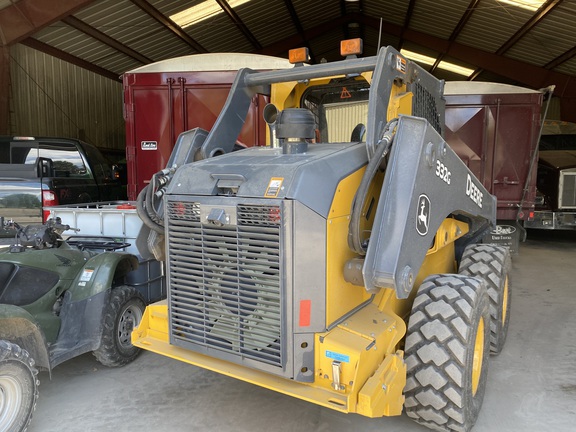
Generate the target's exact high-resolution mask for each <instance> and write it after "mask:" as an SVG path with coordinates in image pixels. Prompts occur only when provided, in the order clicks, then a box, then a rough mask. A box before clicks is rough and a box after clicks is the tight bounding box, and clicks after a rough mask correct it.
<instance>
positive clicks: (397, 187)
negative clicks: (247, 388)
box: [362, 117, 496, 298]
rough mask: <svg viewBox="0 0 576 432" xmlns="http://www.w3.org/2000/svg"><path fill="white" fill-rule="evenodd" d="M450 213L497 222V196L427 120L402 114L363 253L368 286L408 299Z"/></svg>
mask: <svg viewBox="0 0 576 432" xmlns="http://www.w3.org/2000/svg"><path fill="white" fill-rule="evenodd" d="M450 215H464V216H467V217H468V218H471V219H475V218H481V219H484V220H486V221H488V222H490V223H491V224H492V225H495V223H496V198H495V197H494V196H492V195H490V193H489V192H488V191H487V190H486V189H485V188H484V186H483V185H482V184H481V183H480V182H479V181H478V179H476V177H475V176H474V175H473V174H472V172H471V171H470V170H469V169H468V167H466V165H464V163H463V162H462V160H461V159H460V158H459V157H458V156H457V155H456V153H454V151H453V150H452V149H451V148H450V147H449V146H448V145H447V144H446V142H445V141H444V140H443V139H442V137H441V136H440V135H439V134H438V133H437V132H436V131H435V130H434V128H432V127H431V126H430V124H429V123H428V122H427V121H426V120H424V119H422V118H417V117H401V118H400V121H399V122H398V127H397V132H396V136H395V139H394V144H393V145H392V150H391V153H390V160H389V162H388V165H387V169H386V175H385V179H384V186H383V188H382V192H381V194H380V200H379V205H378V208H377V210H376V215H375V219H374V225H373V228H372V233H371V235H370V241H369V244H368V249H367V251H366V259H365V261H364V267H363V271H362V273H363V276H364V283H365V285H366V289H367V290H368V291H369V292H377V291H378V289H379V288H394V289H395V290H396V295H397V296H398V298H406V297H408V295H409V294H410V291H411V290H412V287H413V285H414V280H415V278H416V275H417V274H418V271H419V269H420V267H421V265H422V263H423V261H424V258H425V256H426V252H427V251H428V249H429V248H430V246H431V245H432V244H433V242H434V236H435V235H436V231H437V230H438V228H439V227H440V224H441V223H442V221H444V220H445V219H446V218H447V217H449V216H450Z"/></svg>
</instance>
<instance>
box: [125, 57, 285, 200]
mask: <svg viewBox="0 0 576 432" xmlns="http://www.w3.org/2000/svg"><path fill="white" fill-rule="evenodd" d="M291 66H292V65H291V64H290V63H289V62H288V60H286V59H281V58H277V57H270V56H263V55H257V54H242V53H213V54H196V55H190V56H184V57H177V58H173V59H168V60H164V61H160V62H157V63H152V64H149V65H146V66H142V67H140V68H138V69H134V70H132V71H129V72H126V73H125V74H124V75H123V85H124V119H125V121H126V162H127V169H128V198H129V199H130V200H135V199H136V196H137V195H138V193H139V192H140V190H141V189H142V188H143V187H144V186H145V184H146V183H147V182H148V181H149V179H150V177H152V175H153V174H154V173H156V172H158V171H160V170H161V169H163V168H165V167H166V163H167V162H168V158H169V157H170V154H171V152H172V148H173V147H174V143H175V142H176V139H177V138H178V135H179V134H180V133H181V132H184V131H186V130H190V129H193V128H196V127H200V128H203V129H206V130H210V129H211V128H212V125H213V124H214V121H215V120H216V117H217V116H218V114H219V113H220V111H221V110H222V106H223V105H224V102H225V101H226V98H227V96H228V92H229V90H230V86H231V85H232V82H233V81H234V78H235V77H236V73H237V71H238V69H240V68H243V67H249V68H251V69H255V70H268V69H281V68H287V67H291ZM263 99H265V98H262V97H259V98H258V99H255V100H253V101H252V105H251V107H250V110H249V113H248V117H247V119H246V124H245V126H244V128H243V129H242V132H241V134H240V136H239V137H238V139H239V141H240V142H241V143H245V144H246V145H248V146H250V145H255V144H256V145H265V144H266V129H265V127H266V124H265V122H264V121H263V120H261V119H262V109H263V107H264V106H265V104H266V102H267V101H266V100H263Z"/></svg>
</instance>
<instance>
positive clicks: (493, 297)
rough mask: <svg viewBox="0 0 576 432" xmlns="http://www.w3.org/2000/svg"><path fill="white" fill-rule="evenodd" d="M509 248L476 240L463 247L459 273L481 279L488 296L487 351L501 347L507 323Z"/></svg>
mask: <svg viewBox="0 0 576 432" xmlns="http://www.w3.org/2000/svg"><path fill="white" fill-rule="evenodd" d="M510 263H511V258H510V250H509V249H508V248H507V247H503V246H496V245H488V244H476V245H470V246H468V247H467V248H466V249H465V250H464V254H462V260H461V261H460V268H459V271H458V272H459V273H460V274H463V275H466V276H475V277H479V278H482V279H484V281H485V283H486V288H487V289H488V297H489V299H490V317H491V318H492V321H491V324H490V352H491V353H492V354H499V353H500V351H502V348H503V347H504V342H505V341H506V335H507V334H508V325H509V323H510V304H511V295H510V294H511V284H510V277H509V276H508V272H509V271H510Z"/></svg>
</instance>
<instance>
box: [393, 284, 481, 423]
mask: <svg viewBox="0 0 576 432" xmlns="http://www.w3.org/2000/svg"><path fill="white" fill-rule="evenodd" d="M405 351H406V366H407V371H406V374H407V377H406V387H405V390H404V394H405V396H406V400H405V402H404V406H405V408H406V414H407V415H408V416H409V417H410V418H412V419H413V420H415V421H416V422H417V423H420V424H422V425H424V426H427V427H429V428H431V429H435V430H440V431H459V432H463V431H469V430H470V429H471V428H472V426H474V423H475V422H476V419H477V418H478V414H479V412H480V408H481V406H482V401H483V399H484V391H485V388H486V375H487V372H488V359H489V352H490V313H489V306H488V295H487V293H486V287H485V285H484V282H483V281H482V280H481V279H477V278H471V277H467V276H462V275H435V276H430V277H428V278H427V279H426V280H424V282H423V283H422V285H421V286H420V288H419V289H418V293H417V295H416V298H415V300H414V304H413V306H412V312H411V315H410V319H409V321H408V333H407V337H406V346H405Z"/></svg>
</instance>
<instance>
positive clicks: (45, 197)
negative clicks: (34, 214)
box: [42, 190, 58, 223]
mask: <svg viewBox="0 0 576 432" xmlns="http://www.w3.org/2000/svg"><path fill="white" fill-rule="evenodd" d="M55 205H58V197H57V196H56V194H55V193H54V191H51V190H45V191H42V207H50V206H55ZM49 217H50V210H42V223H44V222H46V221H47V220H48V218H49Z"/></svg>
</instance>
